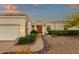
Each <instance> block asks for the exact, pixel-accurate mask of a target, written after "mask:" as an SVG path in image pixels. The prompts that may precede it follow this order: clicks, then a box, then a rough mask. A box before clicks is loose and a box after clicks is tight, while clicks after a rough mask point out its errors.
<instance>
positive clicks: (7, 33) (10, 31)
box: [0, 25, 19, 40]
mask: <svg viewBox="0 0 79 59" xmlns="http://www.w3.org/2000/svg"><path fill="white" fill-rule="evenodd" d="M18 36H19V26H2V25H0V40H16V38H17V37H18Z"/></svg>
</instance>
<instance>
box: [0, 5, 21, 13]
mask: <svg viewBox="0 0 79 59" xmlns="http://www.w3.org/2000/svg"><path fill="white" fill-rule="evenodd" d="M1 6H2V7H3V8H4V12H8V13H18V12H20V10H19V9H18V8H17V7H16V6H14V5H10V4H3V5H1Z"/></svg>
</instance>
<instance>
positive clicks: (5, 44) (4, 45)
mask: <svg viewBox="0 0 79 59" xmlns="http://www.w3.org/2000/svg"><path fill="white" fill-rule="evenodd" d="M14 44H15V42H14V41H0V53H3V52H5V51H6V50H7V49H8V48H9V47H11V46H13V45H14Z"/></svg>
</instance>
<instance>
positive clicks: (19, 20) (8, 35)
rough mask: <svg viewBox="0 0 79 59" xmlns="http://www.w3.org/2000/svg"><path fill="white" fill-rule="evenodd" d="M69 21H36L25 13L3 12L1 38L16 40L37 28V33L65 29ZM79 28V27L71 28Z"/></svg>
mask: <svg viewBox="0 0 79 59" xmlns="http://www.w3.org/2000/svg"><path fill="white" fill-rule="evenodd" d="M66 22H67V21H34V20H30V18H29V17H28V16H27V15H25V14H20V13H3V14H0V40H16V38H18V37H21V36H25V35H28V34H30V32H31V31H32V30H33V29H35V30H36V31H37V34H42V35H44V34H47V28H48V27H50V29H51V30H64V25H65V23H66ZM70 29H71V30H79V27H73V28H70Z"/></svg>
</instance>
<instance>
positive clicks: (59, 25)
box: [31, 21, 79, 35]
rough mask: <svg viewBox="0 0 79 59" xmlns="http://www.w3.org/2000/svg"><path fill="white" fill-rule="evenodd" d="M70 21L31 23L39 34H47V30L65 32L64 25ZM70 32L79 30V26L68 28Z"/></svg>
mask: <svg viewBox="0 0 79 59" xmlns="http://www.w3.org/2000/svg"><path fill="white" fill-rule="evenodd" d="M67 22H68V21H31V23H32V26H33V27H34V29H35V30H36V31H37V33H38V34H42V35H44V34H47V28H50V30H64V25H65V24H66V23H67ZM68 30H79V26H74V27H70V28H68Z"/></svg>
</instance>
